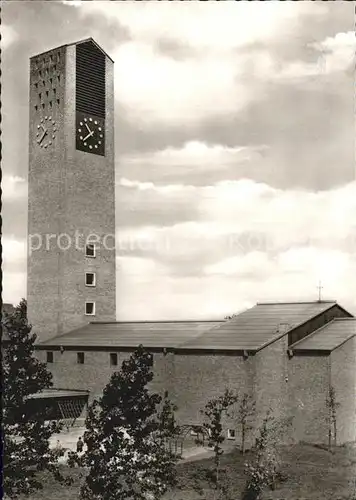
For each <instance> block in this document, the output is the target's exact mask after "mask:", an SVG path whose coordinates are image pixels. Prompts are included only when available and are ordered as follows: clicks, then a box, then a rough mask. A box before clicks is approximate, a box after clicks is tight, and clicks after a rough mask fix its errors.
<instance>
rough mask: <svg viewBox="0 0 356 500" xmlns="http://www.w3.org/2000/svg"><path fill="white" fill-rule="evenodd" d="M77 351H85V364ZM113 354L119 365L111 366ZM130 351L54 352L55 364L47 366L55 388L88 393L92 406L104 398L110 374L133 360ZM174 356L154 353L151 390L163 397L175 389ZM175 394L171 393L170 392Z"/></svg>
mask: <svg viewBox="0 0 356 500" xmlns="http://www.w3.org/2000/svg"><path fill="white" fill-rule="evenodd" d="M77 352H84V354H85V363H84V364H78V363H77ZM110 352H117V355H118V365H117V366H110ZM130 355H131V353H130V352H118V351H114V350H113V351H84V350H83V349H79V348H78V351H74V350H73V351H72V350H70V351H69V350H68V351H64V352H63V354H61V353H60V351H54V363H49V364H48V365H47V367H48V369H49V370H50V371H51V373H52V375H53V385H54V387H56V388H64V389H84V390H89V391H90V394H89V403H90V402H91V401H92V400H93V399H94V398H97V397H100V396H101V395H102V391H103V389H104V387H105V386H106V384H107V383H108V382H109V380H110V377H111V375H112V374H113V373H114V372H115V371H118V370H120V368H121V364H122V362H123V361H124V360H126V359H128V358H129V357H130ZM36 356H37V357H38V359H40V360H41V361H43V362H45V361H46V351H42V350H37V351H36ZM172 356H173V355H170V354H168V355H167V356H164V355H163V354H162V353H155V354H154V357H153V359H154V373H155V378H154V380H153V381H152V383H151V384H150V387H151V389H152V390H154V391H155V392H158V393H160V394H163V393H164V391H165V390H168V391H169V390H170V389H172V384H173V383H174V381H173V377H172V373H173V363H172ZM170 392H172V390H171V391H170Z"/></svg>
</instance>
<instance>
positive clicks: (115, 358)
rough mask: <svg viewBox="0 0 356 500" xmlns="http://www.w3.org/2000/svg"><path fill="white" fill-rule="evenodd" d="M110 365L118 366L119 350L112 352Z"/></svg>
mask: <svg viewBox="0 0 356 500" xmlns="http://www.w3.org/2000/svg"><path fill="white" fill-rule="evenodd" d="M110 366H117V352H111V353H110Z"/></svg>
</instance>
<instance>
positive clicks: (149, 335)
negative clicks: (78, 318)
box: [37, 301, 336, 351]
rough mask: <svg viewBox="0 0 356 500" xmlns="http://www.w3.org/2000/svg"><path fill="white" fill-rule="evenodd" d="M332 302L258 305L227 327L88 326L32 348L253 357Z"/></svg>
mask: <svg viewBox="0 0 356 500" xmlns="http://www.w3.org/2000/svg"><path fill="white" fill-rule="evenodd" d="M335 305H336V302H335V301H318V302H287V303H258V304H256V305H255V306H254V307H252V308H251V309H248V310H247V311H244V312H242V313H241V314H239V315H238V316H236V317H234V318H232V319H230V320H227V321H168V322H167V321H161V322H111V323H110V322H107V323H100V322H93V323H89V324H87V325H85V326H83V327H81V328H77V329H76V330H72V331H71V332H68V333H66V334H64V335H61V336H58V337H55V338H53V339H50V340H47V341H45V342H41V343H40V344H38V346H37V347H38V348H40V349H41V348H42V349H45V348H49V347H50V346H51V347H57V348H58V347H59V346H63V347H67V348H76V347H82V348H89V349H90V348H120V347H121V348H134V347H137V346H138V345H139V344H142V345H144V346H145V347H147V348H157V349H163V348H172V349H184V350H236V351H239V350H251V351H256V350H259V349H261V348H263V347H264V346H265V345H267V344H269V343H270V342H273V341H274V340H276V339H278V338H279V337H281V336H282V335H284V334H285V333H287V332H288V331H291V330H293V329H294V328H296V327H298V326H300V325H302V324H304V323H306V322H307V321H308V320H310V319H312V318H314V317H315V316H318V315H319V314H321V313H323V312H324V311H326V310H328V309H330V308H331V307H333V306H335Z"/></svg>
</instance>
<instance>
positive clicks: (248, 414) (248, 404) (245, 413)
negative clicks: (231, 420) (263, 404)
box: [238, 393, 256, 455]
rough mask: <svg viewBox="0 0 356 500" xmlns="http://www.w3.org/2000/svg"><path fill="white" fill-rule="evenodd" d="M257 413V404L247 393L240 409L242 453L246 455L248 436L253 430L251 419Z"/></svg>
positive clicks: (243, 397)
mask: <svg viewBox="0 0 356 500" xmlns="http://www.w3.org/2000/svg"><path fill="white" fill-rule="evenodd" d="M255 411H256V403H255V401H253V399H252V397H251V396H250V395H249V394H248V393H245V394H244V395H243V396H242V400H241V402H240V405H239V409H238V422H239V424H240V425H241V453H242V454H243V455H244V454H245V448H246V435H247V433H248V432H249V431H250V430H251V429H253V426H252V425H251V424H250V419H251V418H252V417H253V416H254V414H255Z"/></svg>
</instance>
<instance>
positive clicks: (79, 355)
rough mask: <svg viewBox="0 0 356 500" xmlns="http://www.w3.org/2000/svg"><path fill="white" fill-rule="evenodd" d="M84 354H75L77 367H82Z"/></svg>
mask: <svg viewBox="0 0 356 500" xmlns="http://www.w3.org/2000/svg"><path fill="white" fill-rule="evenodd" d="M84 361H85V358H84V352H77V364H78V365H84Z"/></svg>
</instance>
